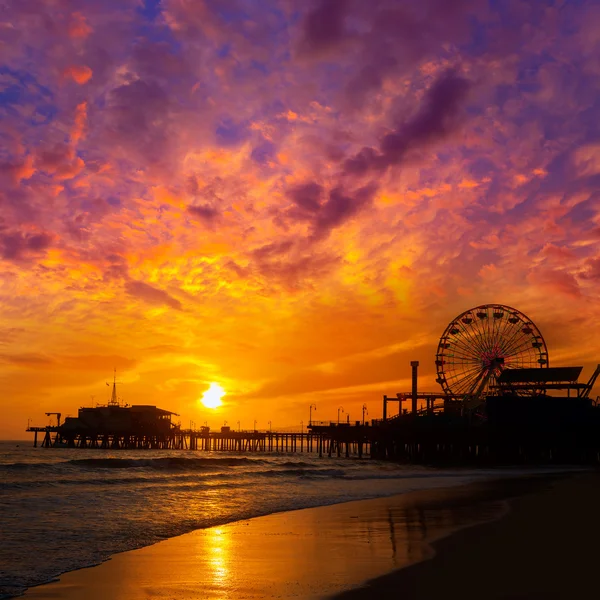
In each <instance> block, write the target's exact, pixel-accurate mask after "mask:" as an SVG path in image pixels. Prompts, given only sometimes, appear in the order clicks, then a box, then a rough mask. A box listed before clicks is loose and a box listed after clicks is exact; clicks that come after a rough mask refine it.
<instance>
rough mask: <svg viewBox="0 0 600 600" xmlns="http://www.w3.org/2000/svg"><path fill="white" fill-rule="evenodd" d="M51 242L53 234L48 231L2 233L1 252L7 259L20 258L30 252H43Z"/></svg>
mask: <svg viewBox="0 0 600 600" xmlns="http://www.w3.org/2000/svg"><path fill="white" fill-rule="evenodd" d="M51 243H52V236H51V235H49V234H47V233H33V234H32V233H27V234H24V233H22V232H20V231H18V232H14V233H3V234H0V252H1V253H2V258H4V259H5V260H19V259H22V258H25V257H26V256H27V255H28V254H31V253H39V252H43V251H44V250H46V248H48V247H49V246H50V244H51Z"/></svg>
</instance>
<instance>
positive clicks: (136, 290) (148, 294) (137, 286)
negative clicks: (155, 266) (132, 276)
mask: <svg viewBox="0 0 600 600" xmlns="http://www.w3.org/2000/svg"><path fill="white" fill-rule="evenodd" d="M125 291H126V292H127V293H128V294H129V295H130V296H134V297H136V298H139V299H140V300H143V301H144V302H148V304H157V305H161V304H166V305H167V306H170V307H171V308H174V309H176V310H183V306H182V304H181V302H180V301H179V300H177V299H176V298H173V296H171V295H170V294H168V293H167V292H165V291H164V290H159V289H158V288H155V287H153V286H151V285H149V284H147V283H144V282H143V281H128V282H127V283H126V284H125Z"/></svg>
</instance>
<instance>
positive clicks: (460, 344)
mask: <svg viewBox="0 0 600 600" xmlns="http://www.w3.org/2000/svg"><path fill="white" fill-rule="evenodd" d="M451 343H452V342H451ZM454 343H455V345H456V347H457V348H458V349H460V351H461V355H462V356H468V357H470V358H473V359H479V355H478V353H477V349H476V347H474V345H473V344H469V343H468V340H467V339H466V338H465V339H463V338H456V340H455V341H454Z"/></svg>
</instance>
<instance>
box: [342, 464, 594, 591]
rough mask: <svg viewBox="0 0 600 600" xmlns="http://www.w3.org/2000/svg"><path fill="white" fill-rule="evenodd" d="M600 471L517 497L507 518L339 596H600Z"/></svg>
mask: <svg viewBox="0 0 600 600" xmlns="http://www.w3.org/2000/svg"><path fill="white" fill-rule="evenodd" d="M599 507H600V474H598V473H591V474H585V475H579V476H576V477H572V478H569V479H563V480H559V481H556V482H554V483H553V485H551V486H550V487H548V488H546V489H542V490H540V491H538V492H536V493H534V494H528V495H525V496H522V497H518V498H515V499H513V500H511V501H510V510H509V512H508V513H507V514H506V515H505V516H504V517H503V518H501V519H499V520H496V521H493V522H489V523H486V524H484V525H480V526H478V527H473V528H470V529H463V530H462V531H459V532H457V533H455V534H453V535H451V536H449V537H446V538H444V539H442V540H439V541H438V542H436V543H434V544H433V547H434V549H435V556H434V557H433V558H432V559H430V560H426V561H424V562H421V563H419V564H415V565H412V566H410V567H408V568H405V569H402V570H400V571H396V572H393V573H390V574H388V575H385V576H383V577H380V578H377V579H375V580H373V581H371V582H369V583H368V584H367V585H365V586H364V587H363V588H360V589H355V590H352V591H349V592H346V593H342V594H340V595H338V596H336V600H363V599H367V598H368V599H373V598H377V599H381V600H385V599H388V598H390V599H391V598H394V599H397V598H402V600H425V599H427V600H432V599H434V598H454V597H456V598H460V599H461V600H471V599H473V600H475V599H477V600H480V599H482V598H485V599H486V600H496V599H500V598H502V599H518V600H542V599H544V600H554V599H556V600H558V599H561V600H564V599H568V598H577V599H578V600H582V599H587V598H590V599H591V598H598V597H600V591H598V583H597V575H596V574H597V571H598V556H599V554H600V552H599V551H598V540H599V539H600V516H599V514H598V513H599Z"/></svg>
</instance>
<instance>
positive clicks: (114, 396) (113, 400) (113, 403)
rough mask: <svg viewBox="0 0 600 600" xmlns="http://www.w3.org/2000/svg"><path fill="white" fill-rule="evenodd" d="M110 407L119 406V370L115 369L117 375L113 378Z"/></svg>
mask: <svg viewBox="0 0 600 600" xmlns="http://www.w3.org/2000/svg"><path fill="white" fill-rule="evenodd" d="M108 405H109V406H119V400H118V399H117V369H116V367H115V374H114V377H113V386H112V394H111V396H110V400H109V401H108Z"/></svg>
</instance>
